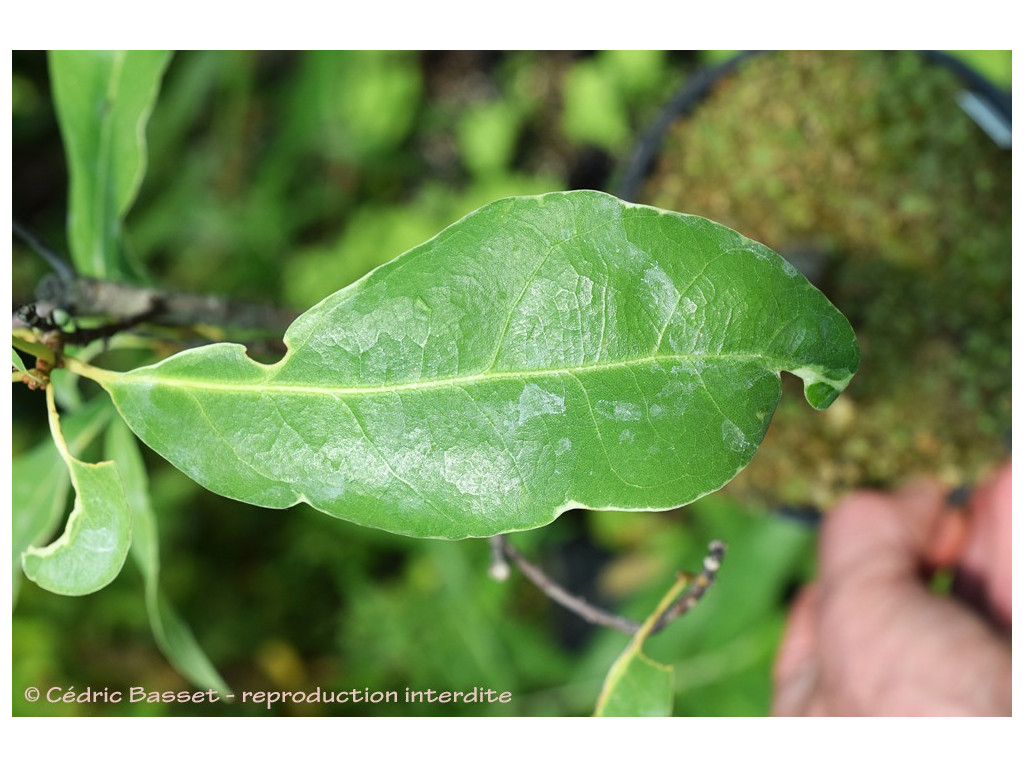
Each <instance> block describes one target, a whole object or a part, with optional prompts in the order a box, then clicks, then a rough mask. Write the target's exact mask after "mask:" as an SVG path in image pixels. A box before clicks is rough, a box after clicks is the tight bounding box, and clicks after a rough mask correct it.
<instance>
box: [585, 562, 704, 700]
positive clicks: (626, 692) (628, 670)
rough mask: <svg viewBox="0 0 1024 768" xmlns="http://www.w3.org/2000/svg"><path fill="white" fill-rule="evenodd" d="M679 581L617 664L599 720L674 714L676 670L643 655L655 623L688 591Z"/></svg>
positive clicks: (606, 684) (605, 690)
mask: <svg viewBox="0 0 1024 768" xmlns="http://www.w3.org/2000/svg"><path fill="white" fill-rule="evenodd" d="M686 584H687V582H686V580H685V579H679V580H678V581H676V583H675V584H674V585H673V586H672V589H670V590H669V591H668V594H666V595H665V597H663V598H662V600H661V602H660V603H659V604H658V607H657V608H656V609H655V610H654V613H652V614H651V615H650V616H648V617H647V620H646V621H645V622H644V624H643V626H642V627H640V629H639V630H637V633H636V634H635V635H633V639H632V640H630V642H629V645H627V646H626V650H624V651H623V652H622V654H621V655H620V656H619V658H617V659H616V660H615V663H614V664H612V667H611V669H609V670H608V676H607V677H606V678H605V680H604V687H603V688H602V689H601V695H600V697H598V700H597V709H596V710H595V711H594V714H595V715H596V716H597V717H668V716H669V715H671V714H672V698H673V681H672V667H671V666H668V665H667V664H659V663H658V662H656V661H652V660H651V659H649V658H647V657H646V656H644V654H643V646H644V642H645V641H646V640H647V638H648V637H650V635H651V630H652V629H654V625H655V623H656V622H657V621H658V619H659V618H661V615H662V614H663V613H664V612H665V611H667V610H668V609H669V607H670V606H671V605H672V603H674V602H675V601H676V599H677V598H678V597H679V596H680V595H681V594H682V592H683V590H684V589H685V588H686Z"/></svg>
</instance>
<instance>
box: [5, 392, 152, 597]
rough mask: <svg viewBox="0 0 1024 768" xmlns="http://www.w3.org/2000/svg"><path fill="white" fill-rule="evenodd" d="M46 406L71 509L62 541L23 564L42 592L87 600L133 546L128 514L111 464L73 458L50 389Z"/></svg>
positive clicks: (29, 554)
mask: <svg viewBox="0 0 1024 768" xmlns="http://www.w3.org/2000/svg"><path fill="white" fill-rule="evenodd" d="M46 402H47V407H48V408H49V412H50V429H51V431H52V433H53V438H54V442H55V443H56V444H57V449H58V451H59V452H60V455H61V458H62V459H63V460H64V463H65V465H66V466H67V468H68V470H69V471H70V473H71V485H72V486H73V487H74V489H75V494H76V495H75V506H74V508H73V509H72V510H71V515H70V516H69V517H68V522H67V525H66V526H65V528H64V533H63V534H61V537H60V538H59V539H57V540H56V541H54V542H53V543H52V544H50V545H49V546H46V547H43V548H38V547H29V548H28V549H27V550H26V551H25V552H24V553H23V554H22V556H21V565H22V568H23V569H24V571H25V575H26V576H28V578H29V579H31V580H32V581H34V582H36V583H37V584H38V585H39V586H41V587H42V588H43V589H46V590H49V591H50V592H55V593H57V594H59V595H87V594H89V593H91V592H95V591H97V590H99V589H102V588H103V587H105V586H106V585H107V584H109V583H110V582H111V581H113V580H114V578H115V577H116V576H117V574H118V573H120V572H121V567H122V566H123V565H124V561H125V558H127V557H128V547H129V545H130V544H131V523H132V518H131V510H130V509H129V507H128V500H127V498H126V497H125V490H124V483H122V482H121V476H120V474H119V473H118V471H117V467H116V465H115V464H114V462H112V461H104V462H101V463H99V464H89V463H86V462H84V461H79V460H78V459H76V458H75V457H74V456H72V455H71V453H70V451H69V449H68V446H67V444H66V443H65V442H64V438H63V436H62V435H61V432H60V422H59V418H58V416H57V409H56V405H55V404H54V398H53V387H48V388H47V390H46Z"/></svg>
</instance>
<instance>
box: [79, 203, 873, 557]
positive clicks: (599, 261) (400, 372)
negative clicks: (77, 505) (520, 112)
mask: <svg viewBox="0 0 1024 768" xmlns="http://www.w3.org/2000/svg"><path fill="white" fill-rule="evenodd" d="M285 343H286V345H287V347H288V353H287V354H286V355H285V357H284V359H283V360H281V361H280V362H278V363H277V364H275V365H269V366H268V365H261V364H259V363H256V362H253V361H252V360H250V359H249V358H247V357H246V355H245V350H244V348H243V347H241V346H239V345H234V344H214V345H210V346H207V347H202V348H199V349H195V350H189V351H186V352H183V353H181V354H178V355H175V356H174V357H171V358H168V359H167V360H165V361H163V362H161V363H159V364H157V365H154V366H149V367H146V368H140V369H137V370H135V371H130V372H128V373H123V374H116V373H110V372H104V371H96V370H95V369H92V371H91V375H92V376H93V377H94V378H96V379H97V380H99V381H100V382H101V383H102V384H103V386H104V387H105V388H106V389H107V390H108V391H109V392H110V394H111V396H112V397H113V399H114V402H115V404H116V405H117V407H118V409H119V410H120V411H121V414H122V415H123V416H124V418H125V420H126V421H127V423H128V425H129V426H130V427H131V428H132V430H133V431H134V432H135V433H136V434H137V435H138V436H139V437H140V438H142V440H143V441H145V442H146V443H148V444H149V445H150V446H151V447H153V448H154V449H155V450H156V451H157V452H159V453H160V454H162V455H163V456H165V457H166V458H167V459H169V460H170V461H171V463H173V464H174V465H175V466H177V467H178V468H179V469H181V470H182V471H183V472H185V473H186V474H187V475H189V476H190V477H192V478H193V479H194V480H196V481H197V482H199V483H200V484H202V485H204V486H206V487H207V488H209V489H211V490H213V491H214V492H216V493H219V494H221V495H224V496H228V497H231V498H235V499H240V500H243V501H246V502H248V503H251V504H257V505H261V506H265V507H275V508H282V507H288V506H291V505H293V504H296V503H298V502H300V501H306V502H308V503H309V504H311V505H312V506H314V507H316V508H317V509H320V510H323V511H324V512H327V513H329V514H332V515H335V516H337V517H340V518H344V519H346V520H351V521H354V522H357V523H360V524H363V525H369V526H374V527H378V528H383V529H386V530H389V531H393V532H396V533H403V534H408V535H412V536H426V537H439V538H463V537H467V536H491V535H494V534H496V533H501V532H504V531H513V530H521V529H526V528H534V527H537V526H540V525H545V524H547V523H549V522H550V521H551V520H553V519H554V518H555V517H557V516H558V515H559V514H560V513H561V512H563V511H565V510H567V509H570V508H574V507H585V508H590V509H621V510H654V509H669V508H673V507H677V506H680V505H682V504H686V503H689V502H691V501H693V500H694V499H696V498H699V497H700V496H703V495H705V494H707V493H709V492H711V491H714V490H716V489H718V488H719V487H721V486H722V485H723V484H725V483H726V482H728V481H729V480H730V479H731V478H732V477H733V476H734V475H735V474H736V473H737V472H739V470H740V469H742V468H743V467H744V466H745V465H746V464H747V463H748V462H749V461H750V459H751V458H752V457H753V455H754V452H755V450H756V449H757V446H758V445H759V444H760V442H761V439H762V437H763V436H764V433H765V430H766V429H767V427H768V422H769V420H770V419H771V416H772V413H773V412H774V410H775V406H776V405H777V403H778V399H779V395H780V392H781V386H780V376H779V372H780V371H782V370H789V371H792V372H794V373H796V374H797V375H799V376H800V377H802V378H803V380H804V392H805V395H806V397H807V399H808V401H809V402H810V403H811V405H813V406H814V407H816V408H823V407H826V406H827V405H828V404H829V403H831V402H832V400H834V399H835V397H836V396H838V394H839V392H840V391H841V390H842V389H843V388H844V387H845V386H846V385H847V383H848V382H849V380H850V378H851V377H852V376H853V373H854V371H855V370H856V368H857V364H858V360H859V352H858V349H857V344H856V339H855V338H854V335H853V331H852V329H851V328H850V324H849V322H847V320H846V318H845V317H843V316H842V314H840V313H839V311H838V310H836V308H835V307H833V306H832V305H831V304H830V303H829V302H828V300H827V299H826V298H825V297H824V296H823V295H822V294H821V293H820V292H819V291H818V290H817V289H815V288H814V287H813V286H811V285H810V284H809V283H808V282H807V280H805V279H804V278H803V277H802V276H801V275H800V274H799V273H798V272H797V270H796V269H794V268H793V267H792V266H790V265H789V264H788V263H786V262H785V261H784V260H783V259H782V258H781V257H779V256H778V255H777V254H775V253H773V252H772V251H770V250H768V249H767V248H765V247H764V246H762V245H759V244H757V243H754V242H752V241H751V240H748V239H747V238H745V237H743V236H742V235H740V234H738V233H736V232H734V231H732V230H730V229H728V228H726V227H723V226H721V225H719V224H715V223H713V222H710V221H708V220H706V219H702V218H698V217H695V216H686V215H683V214H677V213H671V212H668V211H662V210H658V209H656V208H649V207H646V206H638V205H631V204H628V203H624V202H622V201H620V200H617V199H616V198H614V197H611V196H609V195H605V194H602V193H599V192H568V193H554V194H548V195H541V196H538V197H527V198H509V199H506V200H500V201H498V202H496V203H492V204H490V205H486V206H484V207H483V208H481V209H479V210H478V211H476V212H474V213H472V214H470V215H469V216H467V217H465V218H464V219H462V220H461V221H459V222H457V223H455V224H453V225H452V226H450V227H449V228H448V229H446V230H444V231H443V232H442V233H441V234H439V235H438V236H437V237H435V238H433V239H432V240H429V241H427V242H426V243H424V244H423V245H420V246H418V247H416V248H413V249H412V250H411V251H408V252H407V253H405V254H403V255H402V256H399V257H398V258H397V259H395V260H394V261H392V262H390V263H388V264H385V265H384V266H382V267H380V268H379V269H377V270H375V271H374V272H372V273H370V274H369V275H368V276H367V277H365V278H363V279H362V280H360V281H358V282H356V283H354V284H353V285H351V286H349V287H348V288H345V289H343V290H341V291H339V292H337V293H335V294H334V295H333V296H330V297H328V298H327V299H325V300H324V301H322V302H321V303H320V304H318V305H317V306H315V307H313V308H312V309H311V310H309V311H308V312H306V313H305V314H304V315H302V316H301V317H300V318H298V319H297V320H296V321H295V322H294V323H293V324H292V326H291V327H290V328H289V329H288V331H287V332H286V333H285Z"/></svg>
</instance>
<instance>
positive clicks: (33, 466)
mask: <svg viewBox="0 0 1024 768" xmlns="http://www.w3.org/2000/svg"><path fill="white" fill-rule="evenodd" d="M113 410H114V409H113V408H111V407H110V403H109V402H107V399H106V398H105V397H102V396H101V397H98V398H96V399H94V400H93V401H91V402H90V403H89V404H88V405H86V406H85V407H84V408H83V409H82V410H81V411H79V412H77V413H74V414H72V415H70V416H68V417H66V418H65V419H64V420H63V421H64V424H63V431H64V438H65V440H67V443H68V449H69V450H70V451H71V452H72V453H81V452H82V451H83V450H85V449H86V448H87V447H88V446H89V444H90V443H91V442H92V441H93V440H94V439H95V438H96V436H97V435H98V434H99V433H100V432H101V431H102V430H103V427H105V426H106V424H107V422H108V421H109V420H110V416H111V414H112V413H113ZM69 486H70V478H69V476H68V469H67V467H66V466H65V464H64V461H63V460H62V459H61V455H60V452H59V451H58V450H57V446H56V445H55V444H54V442H53V440H51V439H50V438H46V439H45V440H44V441H43V442H42V443H40V444H39V445H37V446H36V447H35V448H33V449H32V450H31V451H28V452H27V453H24V454H22V455H20V456H16V457H15V458H14V461H13V462H12V464H11V518H12V520H11V527H12V534H11V538H12V544H13V550H14V571H13V577H12V579H13V591H14V599H15V601H17V598H18V588H19V587H20V586H21V555H22V553H23V552H24V551H25V550H26V549H28V548H29V547H30V546H32V545H37V544H42V543H43V542H45V541H46V540H47V539H49V538H50V537H52V536H53V533H54V531H56V530H57V526H58V525H59V524H60V519H61V515H62V514H63V513H64V509H65V505H66V502H67V496H68V488H69Z"/></svg>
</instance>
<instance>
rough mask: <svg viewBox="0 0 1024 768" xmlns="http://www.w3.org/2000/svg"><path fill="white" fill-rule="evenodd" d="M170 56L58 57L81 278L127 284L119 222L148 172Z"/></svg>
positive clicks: (54, 64)
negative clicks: (152, 119) (151, 128)
mask: <svg viewBox="0 0 1024 768" xmlns="http://www.w3.org/2000/svg"><path fill="white" fill-rule="evenodd" d="M169 59H170V54H169V53H168V52H167V51H53V52H51V53H50V77H51V78H52V80H53V98H54V104H55V106H56V109H57V119H58V121H59V123H60V129H61V135H62V136H63V138H64V148H65V151H66V155H67V158H68V172H69V175H70V178H71V189H70V193H69V204H68V209H69V210H68V241H69V243H70V248H71V256H72V259H73V261H74V263H75V266H76V267H77V268H78V271H79V272H81V273H82V274H84V275H89V276H91V277H105V278H113V277H123V276H124V275H125V273H126V269H125V267H124V265H123V263H122V261H121V258H120V255H119V251H118V239H119V237H120V231H121V221H122V219H123V218H124V215H125V214H126V213H127V212H128V209H129V208H130V207H131V204H132V202H133V201H134V200H135V196H136V194H137V193H138V191H139V185H140V184H141V183H142V177H143V175H144V174H145V168H146V138H145V129H146V122H147V121H148V120H149V114H150V112H151V111H152V109H153V104H154V102H155V101H156V96H157V92H158V90H159V87H160V79H161V77H162V76H163V73H164V69H165V68H166V66H167V62H168V61H169Z"/></svg>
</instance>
